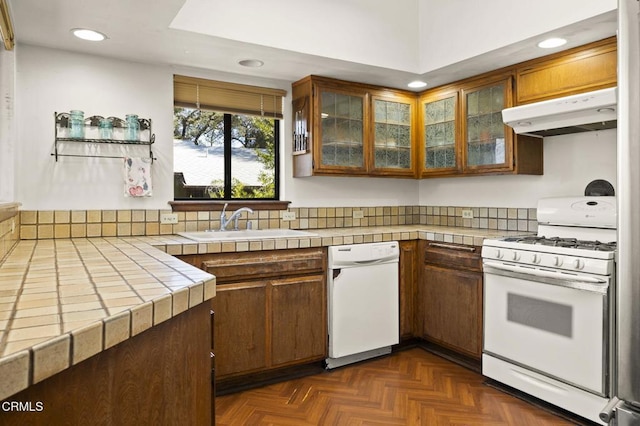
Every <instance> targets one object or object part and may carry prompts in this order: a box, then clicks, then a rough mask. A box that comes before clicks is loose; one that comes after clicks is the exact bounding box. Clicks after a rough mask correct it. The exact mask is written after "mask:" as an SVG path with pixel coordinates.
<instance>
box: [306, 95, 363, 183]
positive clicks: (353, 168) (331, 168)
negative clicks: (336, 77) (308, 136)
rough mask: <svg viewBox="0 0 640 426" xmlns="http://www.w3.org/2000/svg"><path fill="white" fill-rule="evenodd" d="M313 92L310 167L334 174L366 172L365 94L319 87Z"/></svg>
mask: <svg viewBox="0 0 640 426" xmlns="http://www.w3.org/2000/svg"><path fill="white" fill-rule="evenodd" d="M316 93H317V96H316V97H315V100H314V102H315V105H314V111H315V114H316V117H315V125H316V129H315V135H316V136H315V139H316V143H315V144H314V149H315V150H316V151H315V160H314V161H315V165H314V169H315V170H317V171H324V172H330V173H338V174H340V173H341V174H344V173H347V174H364V173H366V171H367V166H368V165H367V159H366V152H365V149H366V148H365V140H366V136H367V135H366V132H367V129H366V125H365V123H366V117H365V105H366V98H367V95H366V93H361V92H357V91H349V90H341V89H334V88H326V87H323V86H317V90H316Z"/></svg>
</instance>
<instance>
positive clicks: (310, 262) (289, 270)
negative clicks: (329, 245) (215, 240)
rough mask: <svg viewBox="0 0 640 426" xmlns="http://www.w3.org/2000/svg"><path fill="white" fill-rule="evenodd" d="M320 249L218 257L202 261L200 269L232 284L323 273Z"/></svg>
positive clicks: (218, 282) (218, 281) (323, 257)
mask: <svg viewBox="0 0 640 426" xmlns="http://www.w3.org/2000/svg"><path fill="white" fill-rule="evenodd" d="M324 268H325V255H324V251H323V250H322V249H321V248H317V249H315V248H313V249H300V250H282V251H279V250H275V251H263V252H249V253H233V254H232V255H231V256H228V255H226V254H221V255H218V256H216V257H213V258H210V259H207V260H203V261H202V266H201V269H203V270H204V271H206V272H209V273H210V274H213V275H215V276H216V282H217V284H224V283H226V282H231V281H234V282H235V281H241V280H251V279H255V278H257V277H259V278H260V279H265V278H273V277H283V276H289V275H306V274H309V273H323V272H324Z"/></svg>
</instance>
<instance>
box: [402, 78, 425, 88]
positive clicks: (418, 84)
mask: <svg viewBox="0 0 640 426" xmlns="http://www.w3.org/2000/svg"><path fill="white" fill-rule="evenodd" d="M407 86H409V87H411V88H412V89H420V88H421V87H427V83H425V82H424V81H420V80H416V81H412V82H411V83H409V84H407Z"/></svg>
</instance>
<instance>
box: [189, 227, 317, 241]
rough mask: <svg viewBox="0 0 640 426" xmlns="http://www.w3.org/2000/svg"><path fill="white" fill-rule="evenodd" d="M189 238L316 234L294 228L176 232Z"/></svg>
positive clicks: (312, 235) (218, 238)
mask: <svg viewBox="0 0 640 426" xmlns="http://www.w3.org/2000/svg"><path fill="white" fill-rule="evenodd" d="M178 235H181V236H183V237H185V238H189V239H190V240H194V241H199V242H214V241H230V240H262V239H267V238H296V237H315V236H317V235H318V234H314V233H313V232H307V231H298V230H296V229H255V230H253V229H249V230H247V229H243V230H240V231H200V232H178Z"/></svg>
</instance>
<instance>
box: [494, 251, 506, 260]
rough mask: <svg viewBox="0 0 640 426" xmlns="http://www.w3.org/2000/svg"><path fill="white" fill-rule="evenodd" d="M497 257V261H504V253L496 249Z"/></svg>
mask: <svg viewBox="0 0 640 426" xmlns="http://www.w3.org/2000/svg"><path fill="white" fill-rule="evenodd" d="M495 256H496V259H502V257H503V256H504V253H502V251H500V249H496V252H495Z"/></svg>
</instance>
